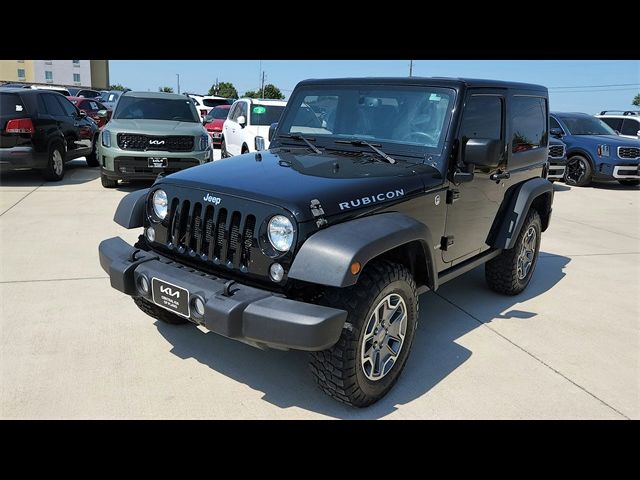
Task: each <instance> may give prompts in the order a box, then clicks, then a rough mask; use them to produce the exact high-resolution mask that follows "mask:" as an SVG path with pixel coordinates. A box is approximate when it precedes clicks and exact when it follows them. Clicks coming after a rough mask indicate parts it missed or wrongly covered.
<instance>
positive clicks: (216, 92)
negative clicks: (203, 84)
mask: <svg viewBox="0 0 640 480" xmlns="http://www.w3.org/2000/svg"><path fill="white" fill-rule="evenodd" d="M218 93H219V92H218V77H216V91H215V94H216V95H218Z"/></svg>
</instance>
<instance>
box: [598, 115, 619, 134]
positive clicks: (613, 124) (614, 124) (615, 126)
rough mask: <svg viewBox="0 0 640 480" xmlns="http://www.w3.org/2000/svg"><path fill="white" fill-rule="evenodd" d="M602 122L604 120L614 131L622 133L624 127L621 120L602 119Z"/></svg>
mask: <svg viewBox="0 0 640 480" xmlns="http://www.w3.org/2000/svg"><path fill="white" fill-rule="evenodd" d="M600 120H602V121H603V122H604V123H606V124H607V125H609V126H610V127H611V128H613V129H614V130H618V131H620V128H621V127H622V119H621V118H601V119H600Z"/></svg>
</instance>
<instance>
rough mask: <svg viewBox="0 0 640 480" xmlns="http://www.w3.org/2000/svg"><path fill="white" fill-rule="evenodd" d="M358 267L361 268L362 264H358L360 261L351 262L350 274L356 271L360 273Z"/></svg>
mask: <svg viewBox="0 0 640 480" xmlns="http://www.w3.org/2000/svg"><path fill="white" fill-rule="evenodd" d="M360 268H362V266H361V265H360V262H353V263H352V264H351V274H352V275H357V274H358V273H360Z"/></svg>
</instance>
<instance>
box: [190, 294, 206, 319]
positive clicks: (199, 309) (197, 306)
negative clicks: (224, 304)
mask: <svg viewBox="0 0 640 480" xmlns="http://www.w3.org/2000/svg"><path fill="white" fill-rule="evenodd" d="M193 309H194V310H195V311H196V313H197V314H198V315H200V316H201V317H204V301H203V300H202V299H201V298H200V297H195V298H194V299H193Z"/></svg>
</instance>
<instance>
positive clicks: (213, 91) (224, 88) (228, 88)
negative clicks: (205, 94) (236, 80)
mask: <svg viewBox="0 0 640 480" xmlns="http://www.w3.org/2000/svg"><path fill="white" fill-rule="evenodd" d="M209 95H216V96H218V97H225V98H238V90H236V87H234V86H233V83H231V82H220V83H218V84H217V85H216V84H215V83H214V84H213V85H211V88H210V89H209Z"/></svg>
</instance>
